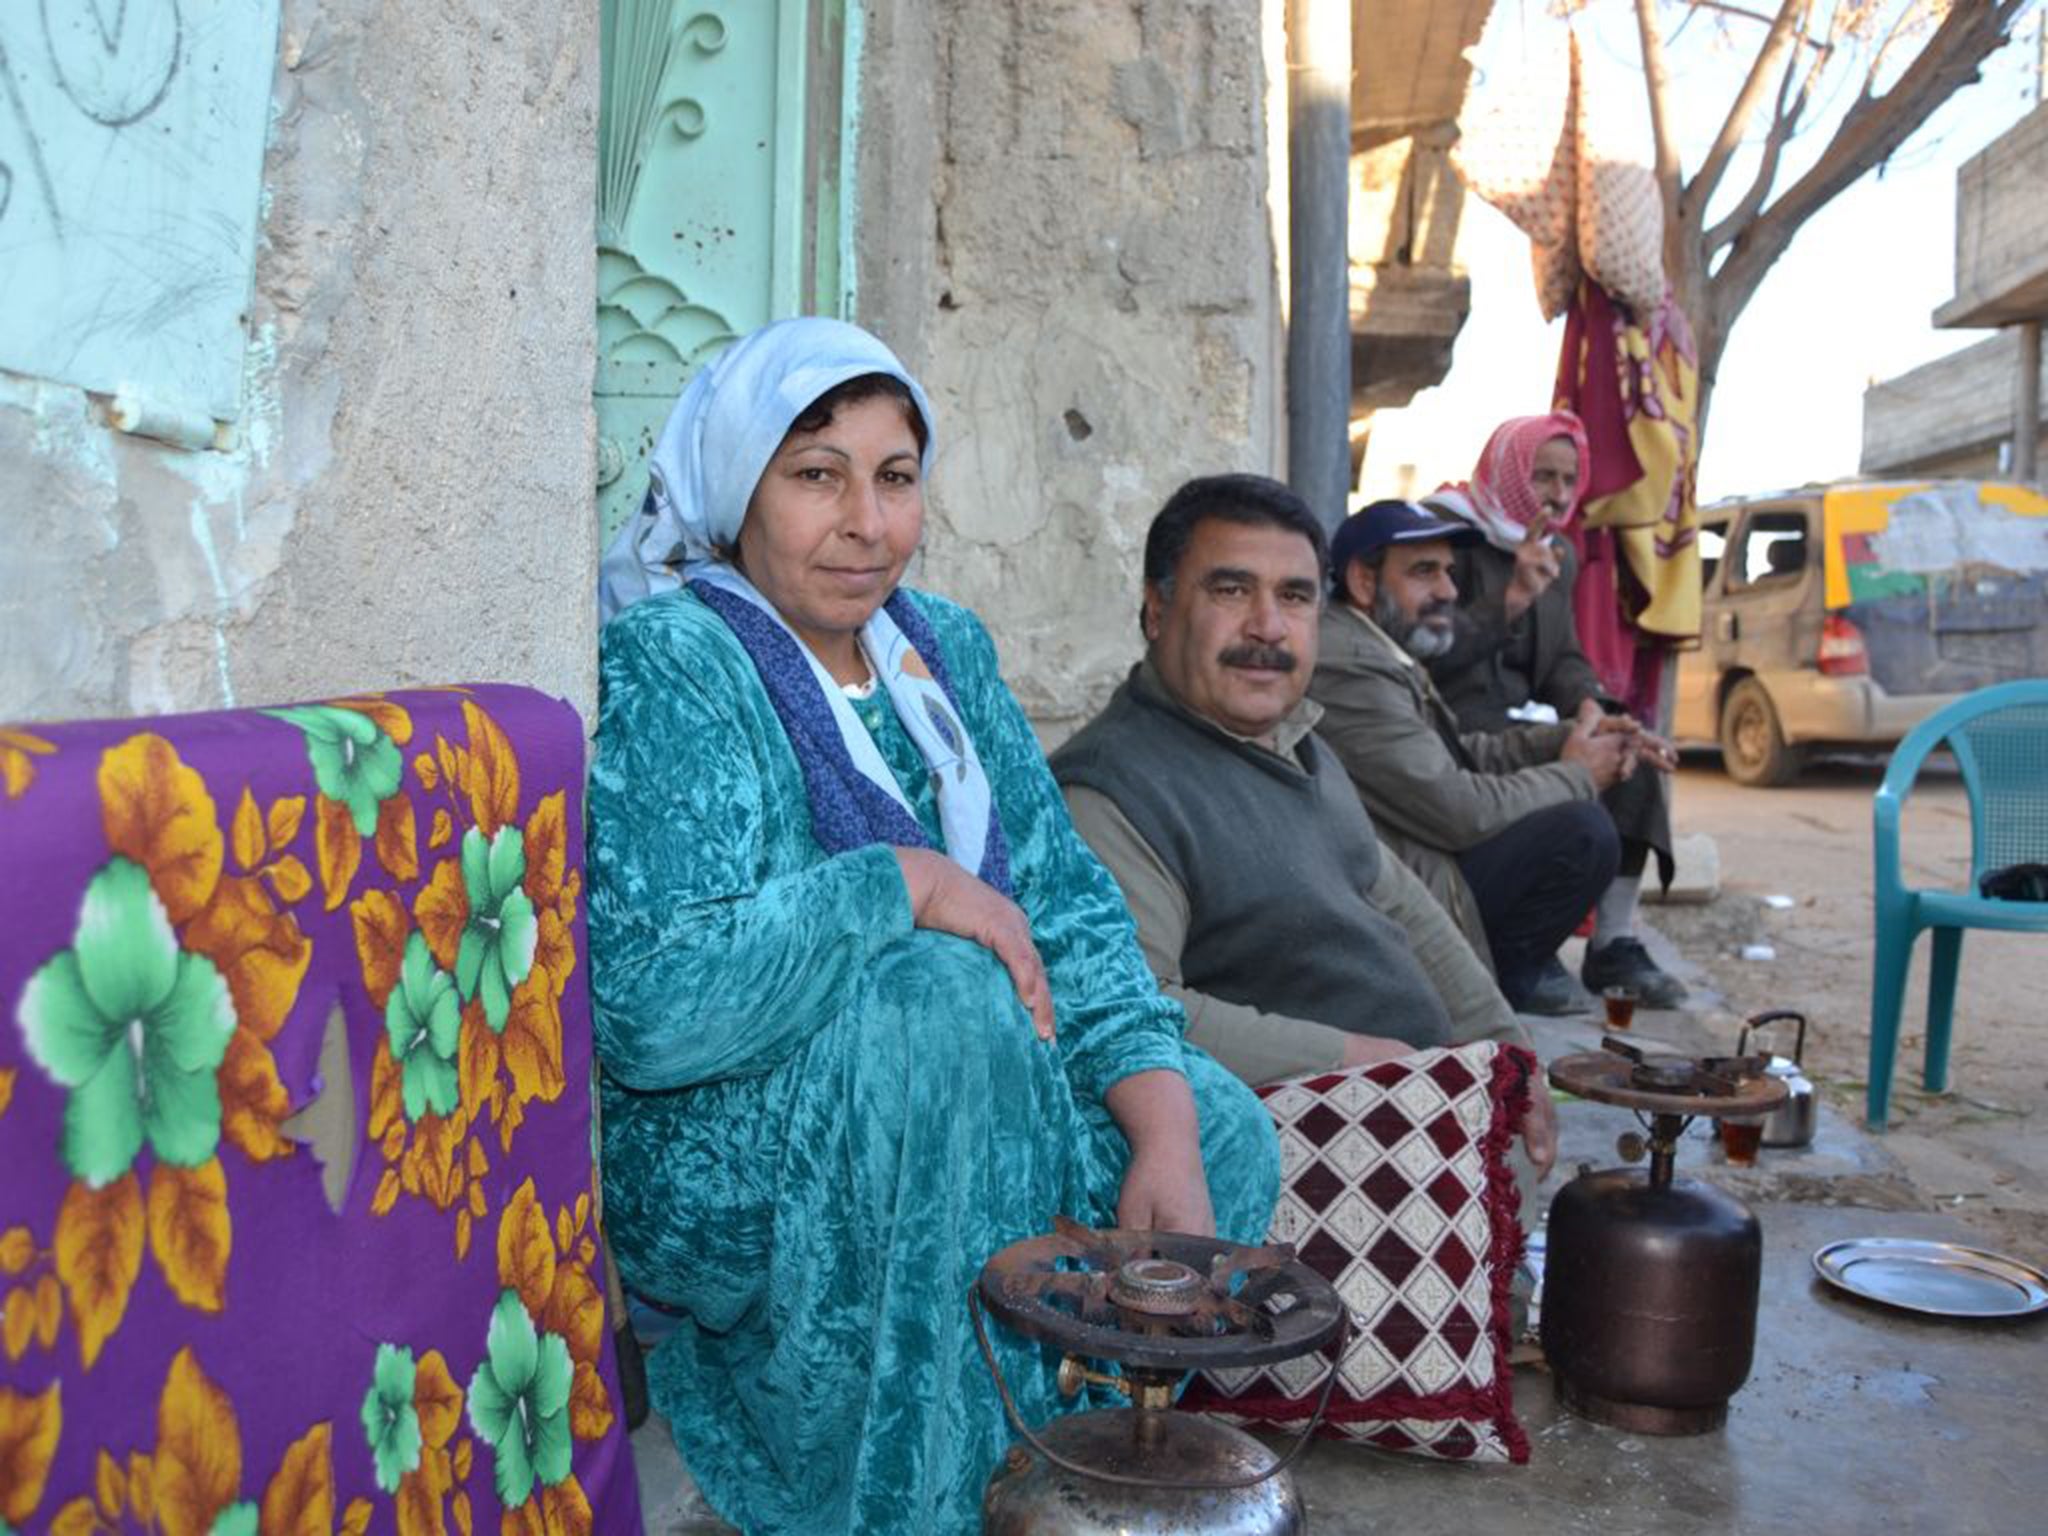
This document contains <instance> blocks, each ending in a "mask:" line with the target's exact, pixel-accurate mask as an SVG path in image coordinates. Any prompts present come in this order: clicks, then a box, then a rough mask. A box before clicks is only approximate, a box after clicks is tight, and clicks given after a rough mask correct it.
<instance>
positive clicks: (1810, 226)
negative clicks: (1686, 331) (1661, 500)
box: [1360, 0, 2044, 503]
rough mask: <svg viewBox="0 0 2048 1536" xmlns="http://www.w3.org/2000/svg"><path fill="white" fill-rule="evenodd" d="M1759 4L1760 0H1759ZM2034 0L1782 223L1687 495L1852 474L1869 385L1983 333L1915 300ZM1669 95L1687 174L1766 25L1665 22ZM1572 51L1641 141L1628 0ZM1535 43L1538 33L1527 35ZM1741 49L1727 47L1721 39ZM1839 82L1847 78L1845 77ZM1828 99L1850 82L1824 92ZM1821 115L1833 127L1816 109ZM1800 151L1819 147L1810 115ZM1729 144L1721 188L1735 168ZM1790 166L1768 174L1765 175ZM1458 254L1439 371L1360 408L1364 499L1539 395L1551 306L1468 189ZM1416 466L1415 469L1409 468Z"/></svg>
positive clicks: (1487, 61) (1530, 5)
mask: <svg viewBox="0 0 2048 1536" xmlns="http://www.w3.org/2000/svg"><path fill="white" fill-rule="evenodd" d="M1759 8H1760V9H1761V8H1764V7H1761V6H1760V7H1759ZM1548 9H1549V8H1548V6H1547V5H1546V4H1545V3H1544V0H1498V4H1497V5H1496V6H1495V10H1494V16H1493V19H1492V21H1491V22H1490V23H1489V24H1488V27H1487V31H1486V35H1485V36H1484V37H1483V38H1482V39H1481V42H1480V45H1479V51H1478V55H1477V58H1478V63H1479V70H1480V74H1479V77H1478V83H1476V84H1475V86H1474V99H1475V100H1476V99H1477V98H1478V93H1479V92H1480V91H1482V90H1483V89H1484V80H1485V77H1486V75H1487V74H1488V73H1496V74H1497V73H1498V72H1499V71H1502V70H1508V69H1512V68H1514V67H1515V66H1516V65H1517V64H1518V63H1519V62H1520V61H1521V60H1522V59H1524V58H1526V57H1529V56H1530V48H1531V33H1532V32H1536V31H1537V30H1538V29H1550V28H1558V27H1561V26H1562V25H1563V24H1562V23H1561V22H1558V21H1556V20H1554V19H1552V18H1551V17H1550V16H1549V14H1548ZM2043 9H2044V5H2043V3H2041V0H2037V3H2036V4H2035V5H2034V6H2032V7H2030V8H2029V9H2028V10H2027V11H2026V12H2025V13H2023V15H2022V17H2021V19H2020V22H2019V25H2018V28H2017V32H2016V36H2015V40H2014V41H2013V42H2011V43H2009V44H2008V45H2007V46H2006V47H2005V48H2004V49H2003V50H2001V51H2000V52H1999V53H1998V54H1996V55H1994V56H1993V57H1992V59H1991V61H1990V62H1989V63H1988V64H1987V66H1986V67H1985V69H1984V71H1983V77H1982V79H1981V80H1980V81H1979V82H1978V83H1977V84H1975V85H1973V86H1969V87H1967V88H1965V89H1964V90H1963V91H1961V92H1959V93H1958V94H1957V95H1956V96H1955V97H1952V98H1951V99H1950V101H1949V102H1948V104H1947V105H1946V106H1945V107H1944V108H1943V109H1942V110H1941V111H1940V112H1939V113H1937V114H1936V115H1935V116H1934V117H1933V118H1932V119H1930V120H1929V122H1928V123H1927V124H1926V125H1924V126H1923V127H1922V129H1921V130H1920V132H1919V133H1918V134H1916V135H1915V136H1914V137H1913V138H1912V139H1910V140H1908V141H1907V143H1906V145H1905V147H1904V148H1903V149H1902V150H1901V151H1900V152H1899V153H1898V154H1897V155H1896V156H1895V157H1894V158H1893V160H1892V162H1891V164H1890V165H1888V166H1887V167H1885V168H1884V170H1883V173H1882V174H1878V173H1872V174H1870V175H1866V176H1865V177H1864V178H1863V179H1862V180H1860V181H1858V182H1857V183H1856V184H1855V185H1854V186H1853V187H1851V188H1850V189H1849V190H1847V191H1846V192H1844V193H1842V194H1841V195H1840V196H1839V197H1837V198H1836V199H1835V200H1834V201H1833V202H1831V203H1830V204H1828V206H1827V207H1825V208H1824V209H1822V210H1821V211H1820V212H1819V213H1818V214H1816V215H1815V216H1814V217H1813V218H1812V219H1811V220H1809V221H1808V223H1807V224H1806V226H1805V227H1804V228H1803V229H1802V230H1801V231H1800V232H1799V234H1798V236H1797V237H1796V238H1795V240H1794V242H1793V244H1792V247H1791V249H1790V250H1789V251H1788V252H1787V253H1786V254H1785V256H1784V257H1783V258H1782V259H1780V261H1779V262H1778V263H1777V265H1776V266H1775V267H1773V268H1772V270H1771V272H1770V274H1769V275H1768V276H1767V277H1766V278H1765V279H1764V281H1763V284H1762V286H1761V287H1760V288H1759V289H1758V290H1757V294H1756V296H1755V298H1753V299H1752V300H1751V301H1750V304H1749V307H1748V308H1747V309H1746V310H1745V311H1744V312H1743V314H1742V317H1741V319H1740V320H1738V321H1737V322H1736V325H1735V329H1734V332H1733V336H1732V339H1731V341H1730V343H1729V346H1728V350H1727V353H1726V355H1725V356H1724V358H1723V361H1722V366H1721V376H1720V381H1719V383H1718V385H1717V386H1716V390H1715V396H1714V404H1713V416H1712V419H1711V421H1710V422H1709V424H1708V435H1707V441H1706V445H1705V452H1704V454H1703V457H1702V459H1701V463H1700V475H1699V497H1700V500H1701V502H1702V503H1705V502H1709V501H1712V500H1715V499H1717V498H1719V497H1722V496H1731V495H1737V494H1744V493H1753V492H1760V491H1767V490H1772V489H1775V488H1779V487H1783V486H1790V485H1799V484H1802V483H1804V482H1806V481H1809V480H1820V479H1829V478H1832V477H1835V476H1840V475H1850V474H1854V473H1855V472H1856V467H1857V455H1858V452H1859V450H1860V447H1861V444H1862V420H1863V404H1862V395H1863V389H1864V387H1865V386H1866V385H1867V384H1869V383H1871V382H1873V381H1875V380H1878V379H1884V378H1889V377H1892V376H1893V375H1895V374H1898V373H1902V372H1904V371H1906V370H1907V369H1910V368H1913V367H1915V366H1917V365H1918V364H1920V363H1924V362H1928V361H1930V360H1931V359H1933V358H1936V357H1940V356H1942V355H1943V354H1945V353H1948V352H1953V351H1956V350H1959V349H1960V348H1962V347H1964V346H1968V345H1969V344H1971V343H1973V342H1976V341H1980V340H1982V339H1984V337H1985V336H1987V335H1989V334H1990V333H1989V332H1985V331H1941V330H1936V329H1935V328H1934V326H1933V324H1932V321H1931V319H1930V316H1931V314H1932V312H1933V311H1934V309H1935V308H1936V307H1937V306H1939V305H1940V304H1942V303H1944V302H1945V301H1947V300H1948V299H1949V298H1950V297H1951V296H1952V295H1953V294H1954V292H1955V280H1954V279H1955V173H1956V170H1957V168H1958V167H1960V166H1961V165H1962V164H1963V162H1964V161H1966V160H1968V159H1969V158H1970V157H1971V156H1972V155H1974V154H1975V153H1976V152H1977V151H1978V150H1980V149H1982V148H1983V147H1984V146H1985V145H1986V144H1987V143H1989V142H1990V141H1991V140H1992V139H1995V138H1996V137H1997V136H1998V135H1999V134H2001V133H2003V132H2004V131H2005V130H2006V129H2008V128H2010V127H2011V126H2012V125H2013V124H2014V123H2015V122H2017V121H2018V120H2019V119H2020V118H2021V117H2022V116H2024V115H2025V114H2026V113H2027V112H2028V111H2030V110H2031V109H2032V107H2033V106H2034V104H2035V101H2036V99H2037V91H2038V89H2039V86H2038V76H2037V73H2036V70H2037V60H2038V58H2039V49H2040V44H2039V40H2038V32H2037V29H2038V28H2039V27H2040V26H2041V24H2042V12H2043ZM1659 10H1660V12H1662V13H1663V14H1664V15H1665V16H1666V17H1667V49H1668V53H1669V62H1670V64H1671V66H1672V68H1673V71H1674V76H1675V78H1674V81H1673V87H1674V98H1675V99H1674V106H1675V109H1676V113H1677V115H1678V116H1679V118H1680V122H1681V127H1680V130H1679V135H1680V145H1681V151H1680V153H1681V159H1682V160H1683V162H1684V165H1685V169H1686V171H1687V173H1688V174H1690V173H1691V171H1692V170H1693V169H1695V167H1696V166H1697V164H1698V161H1699V158H1700V155H1701V153H1702V152H1703V148H1704V146H1705V145H1706V144H1707V143H1708V142H1709V141H1710V140H1711V138H1712V136H1713V133H1714V132H1715V130H1716V129H1717V128H1718V126H1719V120H1720V116H1721V114H1723V113H1725V111H1726V109H1727V104H1728V103H1729V101H1731V100H1732V98H1733V96H1734V93H1735V90H1736V87H1737V85H1738V84H1739V83H1740V78H1741V72H1742V70H1743V69H1744V68H1746V64H1747V59H1748V57H1749V56H1750V53H1751V52H1753V50H1754V48H1755V46H1756V40H1755V34H1756V33H1759V32H1761V30H1762V29H1761V27H1757V26H1754V25H1752V24H1750V23H1746V22H1740V21H1736V22H1730V23H1728V26H1729V28H1730V30H1729V31H1728V33H1727V34H1726V36H1727V38H1728V41H1722V40H1721V39H1720V37H1719V36H1718V35H1717V33H1716V30H1715V28H1714V27H1712V26H1703V25H1700V24H1699V23H1698V21H1697V20H1695V21H1694V22H1692V23H1689V24H1688V26H1687V28H1686V30H1685V31H1684V32H1682V33H1673V32H1672V31H1671V30H1670V23H1669V20H1668V18H1669V17H1670V14H1671V8H1670V7H1668V6H1660V7H1659ZM1579 26H1580V38H1581V48H1582V56H1583V58H1584V60H1585V64H1586V68H1587V71H1588V74H1589V77H1590V78H1591V79H1592V80H1593V81H1594V82H1595V87H1596V88H1597V89H1599V90H1601V92H1602V97H1601V100H1602V104H1603V110H1604V111H1609V112H1612V113H1613V114H1614V116H1615V119H1616V121H1615V128H1616V141H1617V142H1619V143H1624V144H1628V143H1633V144H1636V145H1639V146H1640V152H1641V159H1642V160H1643V161H1644V163H1648V161H1649V160H1650V158H1651V149H1650V131H1649V119H1648V110H1647V107H1646V106H1645V105H1644V96H1643V89H1642V84H1641V79H1640V75H1639V68H1640V66H1639V63H1638V59H1637V54H1636V50H1635V24H1634V20H1633V10H1632V7H1631V6H1630V5H1629V4H1628V3H1627V0H1605V3H1601V4H1596V5H1594V6H1593V7H1592V8H1591V10H1590V11H1589V12H1588V13H1587V14H1586V16H1584V17H1583V18H1582V19H1581V21H1580V23H1579ZM1538 41H1540V38H1539V39H1538ZM1737 44H1739V45H1742V46H1743V47H1744V49H1745V51H1744V52H1742V53H1741V54H1740V55H1739V56H1738V54H1737V52H1736V49H1735V46H1734V45H1737ZM1844 97H1846V93H1844ZM1830 105H1832V107H1833V110H1834V112H1835V113H1837V114H1838V113H1839V112H1840V111H1841V110H1842V109H1843V108H1844V107H1845V106H1846V105H1847V102H1846V99H1841V100H1837V101H1835V102H1833V103H1831V104H1830ZM1828 126H1832V124H1831V122H1830V123H1829V125H1828ZM1801 139H1802V140H1803V141H1804V142H1803V144H1802V145H1801V146H1800V148H1799V149H1795V150H1794V151H1792V152H1790V153H1788V167H1789V170H1790V172H1791V174H1792V175H1793V176H1796V175H1797V173H1798V171H1799V170H1800V169H1801V165H1800V164H1799V163H1798V161H1797V159H1796V158H1795V157H1796V156H1797V155H1798V154H1799V153H1800V152H1801V151H1802V150H1803V153H1804V154H1806V155H1811V154H1815V153H1818V151H1819V148H1820V146H1821V143H1822V142H1823V141H1822V139H1821V137H1820V135H1819V134H1818V133H1816V132H1812V131H1809V132H1808V133H1805V134H1803V135H1801ZM1745 171H1746V165H1745V163H1744V162H1741V161H1738V162H1737V163H1736V164H1735V165H1733V166H1731V168H1730V170H1729V172H1728V175H1727V176H1726V177H1725V178H1724V187H1733V188H1740V187H1741V186H1743V185H1745V184H1746V175H1745ZM1786 182H1787V178H1786V177H1785V176H1784V175H1781V177H1780V185H1781V186H1782V185H1785V184H1786ZM1459 259H1460V261H1461V262H1462V263H1463V265H1464V266H1465V268H1466V270H1467V272H1468V274H1469V275H1470V277H1471V281H1472V313H1471V317H1470V318H1469V319H1468V320H1467V321H1466V323H1465V328H1464V330H1463V331H1462V332H1461V333H1460V334H1459V337H1458V341H1457V346H1456V350H1455V353H1454V355H1453V361H1452V368H1451V373H1450V375H1449V377H1448V378H1447V379H1446V380H1445V382H1444V383H1443V384H1441V385H1439V386H1438V387H1437V388H1435V389H1430V390H1425V391H1423V392H1422V393H1420V394H1418V395H1417V396H1416V397H1415V400H1414V402H1413V404H1411V405H1410V406H1408V407H1407V408H1406V409H1404V410H1400V411H1382V412H1380V413H1379V414H1378V415H1377V416H1376V417H1375V418H1374V421H1373V429H1372V440H1371V443H1370V446H1369V448H1368V451H1367V455H1366V462H1365V469H1364V473H1363V475H1362V478H1361V481H1360V489H1361V491H1362V493H1363V494H1364V496H1365V497H1366V498H1367V499H1371V498H1374V497H1378V496H1388V495H1400V494H1419V493H1421V492H1424V491H1428V490H1430V489H1433V488H1434V487H1435V486H1436V485H1438V484H1439V483H1441V482H1443V481H1446V480H1462V479H1464V478H1465V477H1466V476H1467V475H1468V474H1469V473H1470V472H1471V468H1472V464H1473V461H1474V460H1475V459H1476V458H1477V457H1478V455H1479V449H1480V446H1481V444H1482V443H1483V442H1484V441H1485V438H1486V434H1487V433H1488V432H1489V431H1490V430H1491V429H1492V428H1493V426H1494V425H1495V424H1496V423H1497V422H1499V421H1501V420H1502V419H1503V418H1505V417H1508V416H1519V415H1529V414H1532V413H1536V412H1540V411H1542V410H1544V409H1546V408H1547V407H1548V404H1549V400H1550V388H1551V381H1552V379H1553V377H1554V376H1555V373H1556V368H1557V354H1558V348H1559V346H1560V344H1561V342H1562V340H1563V335H1564V322H1563V321H1562V320H1558V321H1555V322H1552V323H1551V324H1549V325H1547V326H1546V325H1545V324H1544V322H1543V320H1542V317H1541V315H1540V314H1539V313H1538V311H1537V308H1536V296H1535V286H1534V283H1533V281H1532V280H1531V277H1530V268H1529V244H1528V241H1527V239H1526V238H1525V237H1524V236H1523V235H1522V234H1521V232H1520V231H1519V230H1517V229H1516V228H1515V227H1514V226H1513V225H1512V224H1510V223H1509V222H1508V221H1507V219H1506V218H1505V217H1503V216H1502V215H1501V214H1499V213H1497V212H1496V211H1494V209H1492V208H1491V207H1489V206H1488V205H1487V204H1485V203H1483V202H1481V201H1480V200H1479V199H1478V198H1477V197H1471V198H1468V199H1467V201H1466V207H1465V214H1464V220H1463V224H1462V226H1461V228H1460V232H1459ZM1411 466H1412V468H1411Z"/></svg>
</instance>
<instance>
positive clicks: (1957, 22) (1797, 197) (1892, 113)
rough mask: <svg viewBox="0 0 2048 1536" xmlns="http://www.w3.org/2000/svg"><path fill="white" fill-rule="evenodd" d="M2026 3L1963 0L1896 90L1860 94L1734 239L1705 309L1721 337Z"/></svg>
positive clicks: (2001, 36) (1968, 76) (1987, 51)
mask: <svg viewBox="0 0 2048 1536" xmlns="http://www.w3.org/2000/svg"><path fill="white" fill-rule="evenodd" d="M2024 4H2025V0H1963V3H1959V4H1957V5H1955V6H1954V7H1953V8H1952V9H1951V10H1950V11H1949V12H1948V14H1947V15H1946V16H1945V17H1943V19H1942V22H1941V25H1940V26H1939V27H1937V28H1936V29H1935V31H1934V33H1933V35H1932V36H1931V37H1929V38H1928V39H1927V42H1926V43H1925V44H1924V45H1923V46H1922V48H1921V50H1920V52H1919V54H1918V55H1917V56H1916V57H1915V58H1914V60H1913V62H1912V63H1911V64H1910V65H1908V66H1907V67H1906V70H1905V72H1904V73H1903V74H1902V75H1900V77H1899V79H1898V81H1897V83H1895V84H1894V85H1893V86H1892V88H1891V89H1890V90H1889V91H1886V92H1885V93H1884V94H1883V95H1882V96H1872V95H1868V94H1866V95H1863V96H1861V97H1859V98H1858V99H1857V101H1856V102H1855V103H1854V104H1853V105H1852V106H1851V107H1850V108H1849V110H1848V112H1847V113H1846V114H1845V115H1844V116H1843V118H1842V121H1841V123H1840V125H1839V126H1838V127H1837V128H1836V130H1835V135H1834V137H1833V138H1832V139H1831V140H1830V141H1829V142H1828V146H1827V148H1826V149H1824V150H1823V151H1822V152H1821V155H1820V158H1819V159H1818V160H1816V161H1815V162H1814V164H1813V166H1812V167H1811V168H1810V169H1809V170H1808V171H1807V172H1806V174H1805V175H1803V176H1801V177H1800V178H1799V179H1798V180H1797V181H1796V182H1794V183H1793V184H1792V185H1791V186H1790V187H1788V188H1786V189H1785V192H1784V193H1783V195H1781V196H1780V197H1779V198H1778V199H1777V201H1776V202H1774V203H1772V204H1771V205H1770V207H1769V208H1767V209H1766V210H1764V211H1763V212H1762V213H1760V214H1759V215H1758V216H1757V217H1756V218H1755V219H1754V220H1752V221H1751V222H1750V224H1749V227H1748V228H1746V229H1744V230H1742V231H1741V232H1740V233H1739V234H1737V235H1736V236H1735V238H1734V240H1733V242H1732V243H1731V244H1730V246H1729V250H1728V259H1727V260H1726V261H1725V262H1723V263H1722V265H1721V268H1720V270H1718V271H1717V272H1715V273H1714V275H1713V278H1712V280H1711V283H1710V294H1711V302H1710V309H1711V313H1710V314H1709V315H1707V316H1704V317H1702V318H1703V319H1704V320H1705V321H1706V324H1707V326H1708V327H1709V328H1710V329H1711V330H1712V332H1713V333H1714V335H1715V336H1716V337H1718V338H1720V339H1722V340H1725V338H1726V336H1727V334H1728V330H1729V328H1730V326H1732V325H1733V323H1734V320H1735V317H1736V316H1737V315H1739V314H1741V312H1742V310H1743V308H1744V306H1746V305H1747V304H1748V303H1749V300H1750V298H1751V297H1752V296H1753V295H1754V294H1755V292H1756V288H1757V284H1758V283H1760V282H1762V281H1763V277H1764V274H1765V273H1766V272H1768V271H1769V270H1770V268H1771V265H1772V263H1774V262H1775V261H1776V260H1777V259H1778V258H1779V257H1780V256H1782V255H1783V254H1784V253H1785V250H1786V248H1787V247H1788V246H1790V245H1791V243H1792V237H1793V236H1794V235H1796V234H1797V233H1798V232H1799V229H1800V227H1801V226H1802V225H1804V224H1805V223H1806V221H1807V220H1808V219H1810V218H1812V217H1813V215H1814V214H1815V213H1817V212H1818V211H1819V210H1820V209H1821V208H1823V207H1824V206H1826V204H1827V203H1828V201H1829V200H1830V199H1831V198H1833V197H1835V196H1836V195H1837V194H1838V193H1840V192H1842V191H1843V190H1844V189H1845V188H1847V187H1848V186H1850V185H1851V184H1852V183H1853V182H1855V181H1856V180H1857V179H1858V178H1859V177H1861V176H1862V175H1863V174H1864V173H1865V172H1867V171H1869V170H1870V169H1872V168H1873V167H1874V166H1876V165H1878V164H1880V163H1881V162H1883V161H1884V160H1887V159H1889V158H1890V157H1891V155H1892V154H1893V152H1894V151H1896V150H1897V149H1898V148H1899V146H1900V145H1901V144H1903V143H1904V142H1905V141H1906V140H1907V139H1908V138H1910V137H1911V136H1912V135H1913V133H1914V131H1915V130H1917V129H1918V128H1919V127H1920V125H1921V124H1922V123H1923V122H1925V121H1926V119H1927V117H1928V115H1929V114H1930V113H1932V112H1933V111H1934V109H1935V108H1936V107H1938V106H1940V105H1941V104H1942V103H1943V102H1944V101H1946V100H1948V98H1949V97H1950V96H1952V95H1954V94H1955V92H1956V91H1958V90H1960V89H1961V88H1962V87H1963V86H1965V85H1967V84H1969V83H1970V82H1971V81H1973V80H1975V79H1976V78H1977V72H1978V70H1979V68H1980V67H1981V66H1982V64H1983V62H1984V60H1985V59H1986V58H1988V57H1989V56H1990V55H1991V53H1992V52H1993V51H1994V50H1995V49H1996V48H1998V46H1999V45H2000V44H2001V43H2003V42H2004V41H2005V39H2006V35H2007V33H2008V31H2009V30H2010V28H2011V25H2012V22H2013V19H2014V17H2015V16H2016V15H2017V13H2018V12H2019V11H2020V9H2021V8H2022V6H2023V5H2024Z"/></svg>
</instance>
